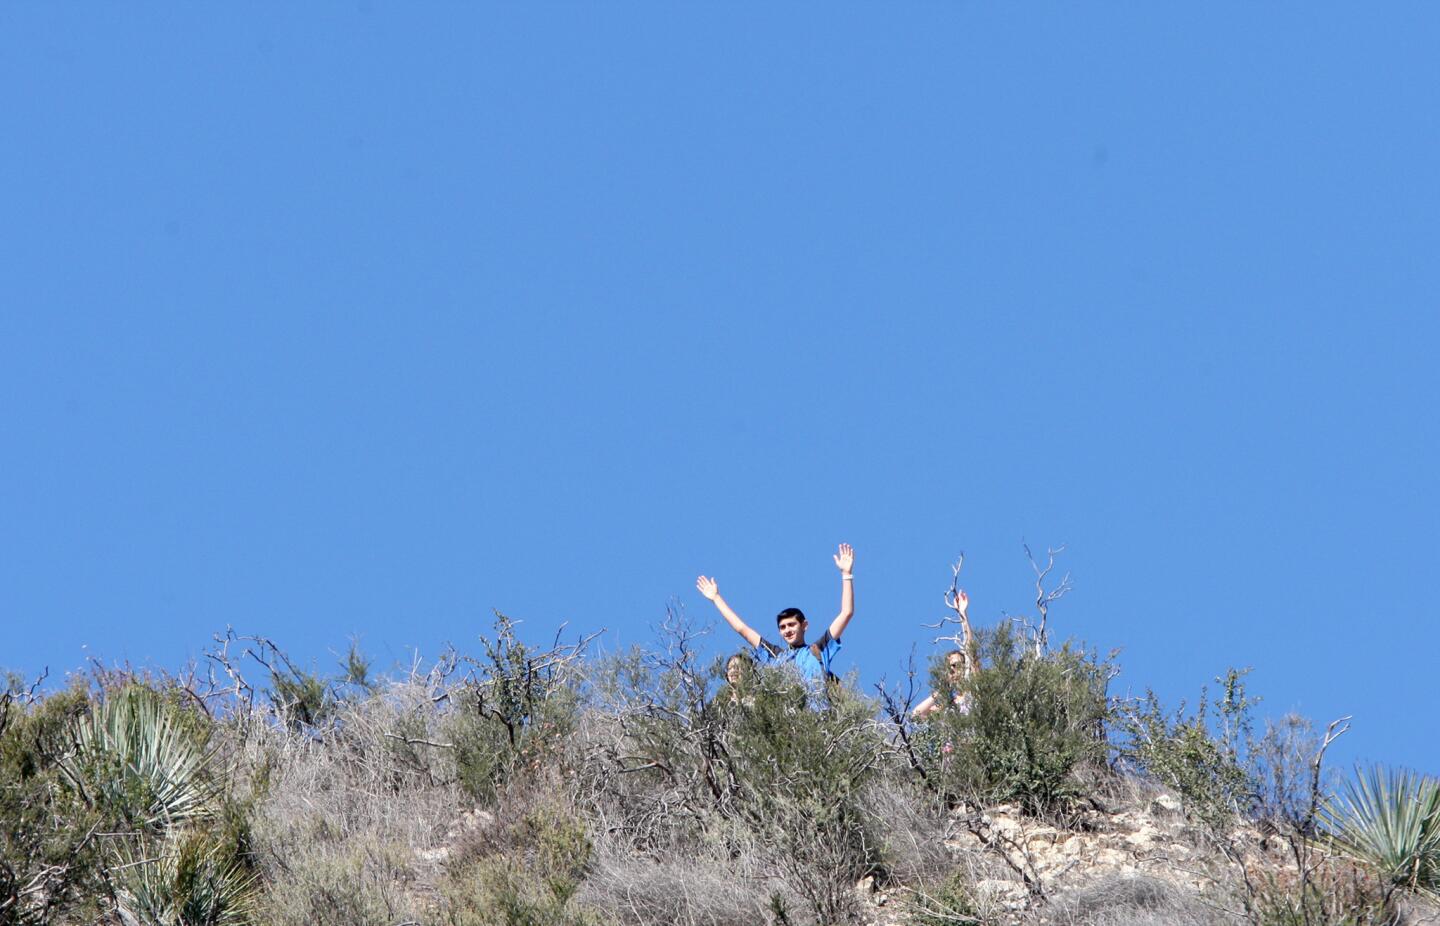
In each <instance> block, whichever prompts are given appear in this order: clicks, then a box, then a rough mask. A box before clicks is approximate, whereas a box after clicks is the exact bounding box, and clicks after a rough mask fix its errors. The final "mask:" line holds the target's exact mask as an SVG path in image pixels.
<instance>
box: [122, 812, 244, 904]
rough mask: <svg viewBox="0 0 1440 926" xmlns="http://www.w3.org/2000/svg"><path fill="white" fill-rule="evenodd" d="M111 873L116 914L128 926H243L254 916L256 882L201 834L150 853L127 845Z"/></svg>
mask: <svg viewBox="0 0 1440 926" xmlns="http://www.w3.org/2000/svg"><path fill="white" fill-rule="evenodd" d="M119 857H120V863H119V864H118V865H116V867H115V869H114V871H113V878H114V886H115V910H116V913H117V914H118V915H119V917H120V919H121V921H122V922H123V923H124V924H125V926H243V924H246V923H249V922H250V921H251V917H252V913H253V903H254V893H255V877H254V875H252V874H250V873H248V872H246V871H245V869H244V868H243V867H242V866H241V865H240V863H239V862H238V861H237V860H235V859H234V858H233V857H230V856H229V855H228V853H227V852H226V851H225V850H224V849H223V847H221V846H220V845H218V844H217V843H215V842H214V841H213V840H212V839H210V838H208V837H206V836H205V835H204V834H201V833H188V834H184V835H180V836H176V837H172V838H170V839H167V840H165V841H164V842H163V843H161V844H160V845H158V846H152V847H151V848H150V849H149V851H148V852H147V851H146V850H145V847H144V846H143V845H141V846H139V847H130V846H126V847H125V848H123V849H122V850H121V851H120V853H119Z"/></svg>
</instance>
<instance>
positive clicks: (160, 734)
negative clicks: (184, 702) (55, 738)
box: [60, 685, 216, 833]
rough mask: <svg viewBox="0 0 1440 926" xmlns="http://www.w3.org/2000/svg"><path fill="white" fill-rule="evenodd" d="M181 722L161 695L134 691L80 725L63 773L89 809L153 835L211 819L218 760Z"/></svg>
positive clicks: (103, 706)
mask: <svg viewBox="0 0 1440 926" xmlns="http://www.w3.org/2000/svg"><path fill="white" fill-rule="evenodd" d="M180 721H181V718H180V714H179V711H178V710H176V709H175V708H174V707H173V706H172V705H168V704H166V703H165V702H164V700H163V699H162V698H161V697H160V696H159V695H158V694H156V693H155V692H154V691H152V690H150V689H148V688H145V687H143V686H140V685H134V686H131V687H130V688H127V689H125V690H123V691H121V692H118V693H116V694H115V695H114V696H113V697H111V698H109V699H108V700H106V701H105V702H104V703H102V704H99V705H96V706H95V707H94V708H93V709H92V710H91V712H90V713H89V714H87V715H85V716H83V717H81V718H80V719H79V720H78V721H77V722H76V724H75V728H74V730H73V733H74V738H75V749H74V750H73V751H72V752H71V754H70V755H68V756H66V757H65V758H64V759H63V760H62V761H61V763H60V765H61V770H62V771H63V772H64V774H65V777H66V778H67V779H68V780H69V781H70V783H71V784H72V785H73V786H74V787H75V788H76V790H77V791H79V792H80V794H81V795H82V796H83V797H84V798H85V800H86V801H87V802H89V803H90V804H92V805H94V806H96V807H99V808H100V809H102V810H104V811H106V812H107V813H109V814H111V815H113V816H114V817H116V818H117V819H119V820H123V821H125V822H127V823H129V824H131V825H133V826H135V827H137V828H139V829H142V830H145V831H148V832H152V833H159V832H162V831H163V830H165V829H167V828H169V827H172V826H177V825H180V824H183V823H187V822H191V821H196V820H200V819H204V818H206V817H209V816H210V815H211V813H212V809H213V805H214V801H215V797H216V789H215V784H214V782H213V780H212V779H211V776H209V775H208V774H207V770H208V766H209V765H210V761H211V757H212V754H211V752H210V751H209V750H207V749H206V747H205V745H204V744H203V743H202V742H201V739H200V737H198V736H197V735H196V733H195V731H194V730H193V729H188V728H187V727H186V726H185V725H184V724H182V723H181V722H180Z"/></svg>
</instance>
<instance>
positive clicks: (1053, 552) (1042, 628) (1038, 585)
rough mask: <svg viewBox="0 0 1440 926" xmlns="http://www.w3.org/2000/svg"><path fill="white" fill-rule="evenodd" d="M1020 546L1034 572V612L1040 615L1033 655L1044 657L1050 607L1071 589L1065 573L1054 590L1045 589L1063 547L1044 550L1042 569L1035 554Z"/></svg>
mask: <svg viewBox="0 0 1440 926" xmlns="http://www.w3.org/2000/svg"><path fill="white" fill-rule="evenodd" d="M1021 546H1022V547H1024V548H1025V558H1026V559H1028V560H1030V568H1031V569H1033V570H1034V571H1035V610H1036V611H1037V612H1039V615H1040V623H1039V624H1038V625H1036V627H1035V630H1034V638H1035V655H1036V656H1044V655H1045V649H1046V647H1047V646H1048V645H1049V627H1048V622H1049V619H1050V605H1051V604H1053V603H1054V602H1056V601H1059V600H1060V599H1061V598H1064V597H1065V595H1066V593H1067V592H1069V591H1070V589H1071V588H1072V587H1073V586H1071V584H1070V573H1068V572H1067V573H1065V575H1064V577H1062V578H1061V579H1060V581H1059V583H1058V584H1056V585H1055V587H1054V588H1051V589H1048V590H1047V589H1046V588H1045V580H1046V579H1047V578H1048V577H1049V576H1050V572H1051V570H1053V569H1054V568H1055V557H1056V556H1057V555H1059V554H1060V553H1063V552H1065V545H1064V544H1063V543H1062V544H1061V545H1060V546H1058V547H1054V548H1053V549H1052V548H1048V547H1047V548H1046V550H1045V555H1046V561H1045V566H1044V567H1043V568H1042V567H1041V566H1040V563H1039V561H1038V560H1036V559H1035V554H1034V553H1031V552H1030V545H1029V544H1028V543H1026V544H1021Z"/></svg>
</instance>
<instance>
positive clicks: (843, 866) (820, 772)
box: [722, 668, 892, 923]
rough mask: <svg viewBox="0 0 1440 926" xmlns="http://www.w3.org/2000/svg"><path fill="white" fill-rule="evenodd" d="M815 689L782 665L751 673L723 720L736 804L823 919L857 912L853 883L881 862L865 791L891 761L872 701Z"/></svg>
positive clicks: (830, 920) (846, 692) (835, 690)
mask: <svg viewBox="0 0 1440 926" xmlns="http://www.w3.org/2000/svg"><path fill="white" fill-rule="evenodd" d="M821 697H822V696H820V695H817V693H816V691H815V689H814V688H813V687H812V686H809V685H807V684H805V683H803V682H802V681H800V679H799V678H798V676H797V675H796V674H795V673H794V672H792V671H790V670H788V669H785V668H779V669H762V670H760V671H758V672H757V673H756V674H755V677H754V679H753V680H752V684H751V685H750V689H749V691H748V692H745V693H743V695H742V698H741V700H740V703H739V704H737V705H730V706H729V707H728V709H727V710H726V711H725V713H724V716H723V720H722V722H724V723H727V724H728V730H726V731H725V737H724V741H725V748H724V750H723V752H722V755H723V757H724V759H723V761H724V764H725V777H726V780H728V781H732V782H734V784H735V791H736V800H735V802H734V804H733V805H732V807H733V810H734V812H736V813H738V814H739V816H740V817H741V819H743V820H744V822H745V823H746V825H747V826H748V827H749V828H750V830H751V831H752V832H753V833H754V834H755V835H756V836H757V837H758V841H759V842H760V843H761V844H762V845H764V846H765V847H766V848H767V850H768V851H769V852H770V853H771V863H772V864H773V865H774V866H775V867H776V868H777V869H778V870H779V871H782V872H784V873H785V874H786V875H787V876H788V880H789V882H790V883H791V885H792V886H793V887H794V889H795V890H796V891H797V892H798V893H799V894H800V895H801V896H802V897H803V898H804V899H805V900H806V902H807V903H808V904H809V905H810V907H811V910H812V912H813V913H814V914H815V916H816V917H817V919H818V920H819V921H820V922H822V923H836V922H841V921H843V920H845V919H847V918H848V917H849V916H850V915H851V914H852V913H853V903H854V898H853V890H852V889H853V885H854V884H855V882H856V880H857V879H859V878H860V877H862V876H863V875H865V874H866V873H867V872H869V871H870V870H871V869H873V868H875V867H877V866H878V864H879V853H878V846H879V844H880V840H879V839H878V838H877V837H876V835H875V833H874V832H873V830H874V828H875V821H873V820H870V819H869V818H868V817H867V815H866V813H865V811H864V804H863V801H862V796H863V792H864V789H865V787H866V785H867V784H868V783H870V782H871V781H874V780H875V779H876V778H877V777H878V775H879V773H880V771H881V770H882V768H883V767H885V765H886V764H887V763H889V762H890V761H891V758H892V752H891V749H890V747H889V745H888V743H887V742H886V741H885V739H884V737H883V736H882V735H881V733H880V730H879V728H878V726H877V724H876V722H875V719H874V718H875V705H874V704H873V703H871V702H870V701H867V700H865V699H863V698H860V697H859V696H857V695H855V694H854V693H853V692H852V691H851V690H850V689H848V688H845V687H843V686H831V687H830V688H829V690H828V692H827V693H826V694H825V695H824V696H823V700H824V701H825V704H824V705H823V707H819V708H818V709H817V706H816V705H815V701H816V700H817V698H821Z"/></svg>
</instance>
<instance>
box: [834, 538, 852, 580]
mask: <svg viewBox="0 0 1440 926" xmlns="http://www.w3.org/2000/svg"><path fill="white" fill-rule="evenodd" d="M834 558H835V566H836V567H837V568H838V569H839V570H840V571H841V572H843V573H845V574H846V575H849V574H850V570H851V569H853V568H855V548H854V547H852V546H850V544H848V543H842V544H840V552H838V553H836V554H835V557H834Z"/></svg>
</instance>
